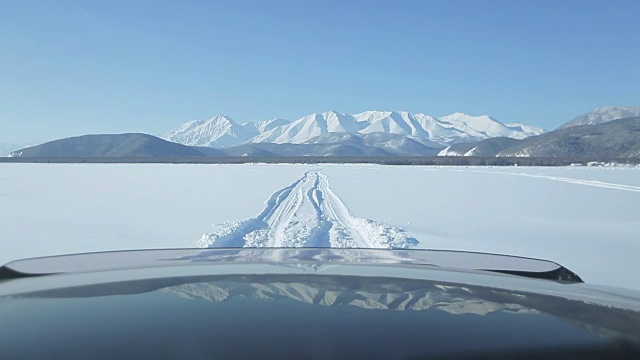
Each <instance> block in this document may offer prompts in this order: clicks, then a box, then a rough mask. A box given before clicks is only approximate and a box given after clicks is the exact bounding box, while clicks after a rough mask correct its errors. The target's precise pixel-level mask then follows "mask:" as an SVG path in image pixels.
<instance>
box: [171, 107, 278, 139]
mask: <svg viewBox="0 0 640 360" xmlns="http://www.w3.org/2000/svg"><path fill="white" fill-rule="evenodd" d="M287 123H288V121H287V120H284V119H273V120H266V121H257V122H250V123H246V124H243V125H240V124H238V123H237V122H235V121H234V120H233V119H232V118H230V117H229V116H227V115H218V116H216V117H213V118H211V119H208V120H195V121H189V122H187V123H185V124H183V125H182V126H181V127H179V128H177V129H175V130H173V131H170V132H169V133H167V134H165V135H164V136H163V137H162V138H163V139H165V140H167V141H171V142H175V143H179V144H183V145H187V146H209V147H228V146H233V145H239V144H242V143H245V142H247V141H248V140H249V139H251V138H252V137H254V136H256V135H258V134H260V133H262V132H264V131H268V130H271V129H273V128H274V127H278V126H283V125H285V124H287Z"/></svg>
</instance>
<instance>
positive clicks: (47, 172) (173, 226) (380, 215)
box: [0, 164, 640, 288]
mask: <svg viewBox="0 0 640 360" xmlns="http://www.w3.org/2000/svg"><path fill="white" fill-rule="evenodd" d="M301 234H304V235H305V236H302V237H301V236H300V235H301ZM301 238H302V239H303V241H300V239H301ZM296 239H297V240H296ZM416 242H417V245H416ZM0 245H1V247H0V249H1V251H0V263H5V262H8V261H10V260H14V259H19V258H25V257H33V256H42V255H53V254H62V253H70V252H84V251H98V250H115V249H139V248H166V247H192V246H221V245H254V246H273V245H295V246H303V245H315V246H318V245H320V246H327V245H332V246H377V247H386V246H399V247H412V246H414V245H415V247H416V248H432V249H454V250H471V251H486V252H496V253H504V254H513V255H521V256H530V257H538V258H544V259H549V260H554V261H557V262H559V263H561V264H563V265H565V266H567V267H568V268H569V269H571V270H574V271H575V272H577V273H578V274H579V275H580V276H581V277H582V278H583V279H584V280H585V281H587V282H591V283H596V284H607V285H613V286H622V287H633V288H640V266H639V265H637V264H638V261H637V259H638V257H640V169H639V168H581V167H576V168H570V167H567V168H515V167H511V168H489V167H487V168H484V167H482V168H481V167H476V168H462V167H410V166H378V165H317V166H313V165H284V164H283V165H168V164H167V165H160V164H155V165H139V164H138V165H136V164H105V165H102V164H64V165H62V164H55V165H54V164H0Z"/></svg>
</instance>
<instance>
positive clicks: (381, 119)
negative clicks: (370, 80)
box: [163, 111, 545, 147]
mask: <svg viewBox="0 0 640 360" xmlns="http://www.w3.org/2000/svg"><path fill="white" fill-rule="evenodd" d="M544 132H545V130H544V129H541V128H536V127H533V126H527V125H522V124H508V125H505V124H502V123H501V122H499V121H498V120H496V119H494V118H492V117H490V116H486V115H483V116H470V115H466V114H462V113H454V114H451V115H447V116H443V117H441V118H435V117H433V116H430V115H425V114H422V113H419V114H415V115H413V114H410V113H408V112H406V111H365V112H362V113H359V114H355V115H349V114H344V113H340V112H337V111H328V112H324V113H314V114H310V115H307V116H304V117H302V118H300V119H298V120H295V121H293V122H291V123H289V122H287V121H286V120H283V119H275V120H270V121H268V122H253V123H247V124H244V125H239V124H238V123H237V122H235V121H234V120H233V119H231V118H230V117H228V116H226V115H219V116H216V117H214V118H212V119H209V120H205V121H191V122H188V123H186V124H184V125H182V126H181V127H179V128H178V129H176V130H173V131H171V132H169V133H167V134H166V135H164V136H163V138H164V139H166V140H169V141H173V142H177V143H180V144H184V145H189V146H194V145H197V146H210V147H227V146H233V145H240V144H242V143H260V142H267V143H277V144H284V143H293V144H301V143H304V142H306V141H309V140H311V139H313V138H315V137H318V136H321V135H326V134H328V133H351V134H357V133H360V134H370V133H390V134H399V135H405V136H410V137H411V138H414V139H417V140H418V141H420V140H422V141H425V142H426V143H429V144H431V143H435V144H437V145H443V146H444V145H447V144H453V143H458V142H472V141H479V140H484V139H488V138H491V137H500V136H503V137H511V138H516V139H523V138H525V137H528V136H533V135H539V134H542V133H544Z"/></svg>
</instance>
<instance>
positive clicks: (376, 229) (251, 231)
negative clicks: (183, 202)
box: [201, 170, 418, 248]
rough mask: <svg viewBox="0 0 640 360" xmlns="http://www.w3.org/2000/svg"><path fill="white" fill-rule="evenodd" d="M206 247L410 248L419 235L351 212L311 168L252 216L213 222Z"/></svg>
mask: <svg viewBox="0 0 640 360" xmlns="http://www.w3.org/2000/svg"><path fill="white" fill-rule="evenodd" d="M214 228H215V231H214V232H211V233H208V234H204V235H203V237H202V239H201V245H203V246H209V247H340V248H349V247H355V248H409V247H413V246H416V245H417V244H418V240H416V239H415V238H413V237H412V236H411V235H409V234H408V233H406V232H405V231H404V230H402V229H400V228H395V227H388V226H385V225H383V224H382V223H380V222H377V221H373V220H369V219H362V218H357V217H354V216H352V215H351V214H350V213H349V209H348V208H347V206H346V205H345V204H344V202H343V201H342V200H341V199H340V198H339V197H338V196H337V195H336V194H335V192H333V190H331V188H330V187H329V180H328V179H327V176H326V175H324V174H322V173H320V171H318V170H310V171H307V172H305V173H304V175H303V176H302V177H301V178H299V179H298V180H296V181H294V182H293V183H292V184H290V185H288V186H286V187H284V188H282V189H280V190H278V191H276V192H275V193H273V194H272V195H271V197H270V198H269V200H268V201H267V203H266V207H265V208H264V210H262V212H261V213H260V214H259V215H258V216H256V217H254V218H251V219H248V220H244V221H239V222H228V223H222V224H218V225H214Z"/></svg>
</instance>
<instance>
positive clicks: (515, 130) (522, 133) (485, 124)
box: [439, 112, 544, 141]
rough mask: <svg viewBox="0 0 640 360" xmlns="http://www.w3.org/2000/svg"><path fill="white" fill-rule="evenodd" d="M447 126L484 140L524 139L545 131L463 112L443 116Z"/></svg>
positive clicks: (475, 138)
mask: <svg viewBox="0 0 640 360" xmlns="http://www.w3.org/2000/svg"><path fill="white" fill-rule="evenodd" d="M439 120H440V122H441V123H444V124H445V126H447V125H449V126H450V127H451V128H453V129H457V130H460V131H462V132H463V133H466V134H468V136H469V137H470V138H473V140H474V141H475V140H484V139H488V138H494V137H508V138H513V139H524V138H526V137H529V136H533V135H540V134H542V133H544V130H543V129H541V128H536V127H533V126H526V125H521V124H511V125H505V124H503V123H501V122H499V121H498V120H496V119H494V118H492V117H490V116H487V115H482V116H470V115H467V114H463V113H459V112H458V113H453V114H451V115H447V116H443V117H441V118H440V119H439Z"/></svg>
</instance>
